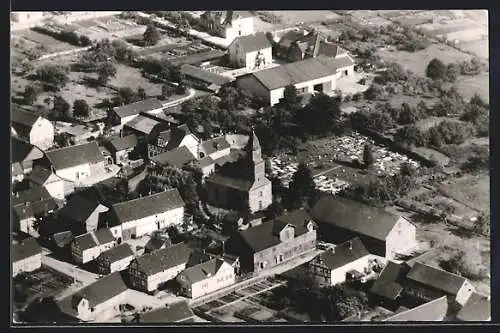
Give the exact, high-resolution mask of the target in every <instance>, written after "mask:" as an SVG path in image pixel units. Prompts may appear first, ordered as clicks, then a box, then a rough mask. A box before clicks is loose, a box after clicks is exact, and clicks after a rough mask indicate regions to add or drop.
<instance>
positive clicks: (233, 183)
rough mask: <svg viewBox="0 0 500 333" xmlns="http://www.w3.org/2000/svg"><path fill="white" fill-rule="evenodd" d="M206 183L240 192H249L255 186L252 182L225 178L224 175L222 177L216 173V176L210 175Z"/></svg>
mask: <svg viewBox="0 0 500 333" xmlns="http://www.w3.org/2000/svg"><path fill="white" fill-rule="evenodd" d="M206 182H209V183H214V184H219V185H223V186H227V187H230V188H233V189H236V190H239V191H248V190H249V189H250V188H251V187H252V185H253V181H252V180H249V179H244V178H236V177H230V176H224V175H221V174H218V173H214V174H212V175H210V176H209V177H208V178H207V179H206Z"/></svg>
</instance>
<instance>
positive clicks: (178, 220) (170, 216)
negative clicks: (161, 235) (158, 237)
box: [122, 207, 184, 237]
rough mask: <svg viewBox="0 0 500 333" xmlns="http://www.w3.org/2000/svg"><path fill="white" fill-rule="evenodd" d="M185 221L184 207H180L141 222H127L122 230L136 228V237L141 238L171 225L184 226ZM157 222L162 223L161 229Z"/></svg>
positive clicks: (143, 219)
mask: <svg viewBox="0 0 500 333" xmlns="http://www.w3.org/2000/svg"><path fill="white" fill-rule="evenodd" d="M183 219H184V207H179V208H176V209H173V210H170V211H167V212H162V213H159V214H157V215H154V216H147V217H145V218H142V219H139V220H133V221H127V222H125V223H123V224H122V228H123V229H131V228H135V236H136V237H140V236H142V235H145V234H148V233H151V232H153V231H155V230H159V229H164V228H167V227H169V226H171V225H179V224H182V222H183ZM157 222H160V228H158V225H157Z"/></svg>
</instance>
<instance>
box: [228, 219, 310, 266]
mask: <svg viewBox="0 0 500 333" xmlns="http://www.w3.org/2000/svg"><path fill="white" fill-rule="evenodd" d="M315 248H316V229H315V224H314V222H313V221H312V220H311V218H310V217H309V215H308V214H307V213H306V212H305V211H303V210H298V211H295V212H292V213H289V214H286V215H283V216H280V217H277V218H276V219H274V220H273V221H269V222H264V223H262V224H260V225H257V226H254V227H252V228H248V229H246V230H243V231H239V232H238V233H237V234H235V235H233V236H232V237H231V239H230V240H229V243H228V252H230V253H233V254H235V255H237V256H239V258H240V265H241V269H242V270H243V271H247V272H248V271H250V272H259V271H262V270H264V269H267V268H271V267H273V266H276V265H278V264H281V263H284V262H287V261H289V260H292V259H294V258H296V257H297V256H300V255H301V254H304V253H307V252H310V251H312V250H314V249H315Z"/></svg>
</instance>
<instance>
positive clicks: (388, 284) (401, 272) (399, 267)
mask: <svg viewBox="0 0 500 333" xmlns="http://www.w3.org/2000/svg"><path fill="white" fill-rule="evenodd" d="M409 270H410V267H408V266H407V265H406V264H404V263H403V264H398V263H395V262H393V261H389V262H388V263H387V265H386V266H385V267H384V269H383V270H382V272H381V273H380V276H379V277H378V279H377V280H375V282H374V283H373V285H372V288H371V289H370V292H371V293H372V294H375V295H377V296H381V297H384V298H387V299H390V300H395V299H396V298H397V297H398V296H399V295H400V294H401V292H402V291H403V283H404V281H403V280H404V278H405V276H406V274H407V273H408V271H409Z"/></svg>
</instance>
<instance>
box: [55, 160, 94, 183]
mask: <svg viewBox="0 0 500 333" xmlns="http://www.w3.org/2000/svg"><path fill="white" fill-rule="evenodd" d="M55 173H56V175H58V176H59V177H61V178H63V179H66V180H70V181H73V182H74V181H78V180H82V179H86V178H88V177H90V164H89V163H85V164H80V165H77V166H74V167H69V168H66V169H61V170H56V172H55ZM77 174H78V176H77Z"/></svg>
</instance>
